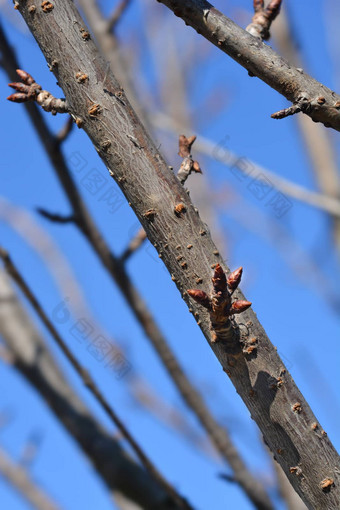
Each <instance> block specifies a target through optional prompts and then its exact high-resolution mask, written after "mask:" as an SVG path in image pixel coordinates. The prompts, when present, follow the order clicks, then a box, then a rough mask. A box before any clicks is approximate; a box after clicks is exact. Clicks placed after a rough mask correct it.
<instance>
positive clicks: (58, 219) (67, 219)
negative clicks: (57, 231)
mask: <svg viewBox="0 0 340 510" xmlns="http://www.w3.org/2000/svg"><path fill="white" fill-rule="evenodd" d="M37 212H38V213H39V214H40V215H41V216H43V217H44V218H46V219H47V220H49V221H52V222H53V223H62V224H65V223H76V222H77V220H76V218H75V217H74V216H73V215H72V214H71V215H69V216H63V215H62V214H56V213H50V212H49V211H46V209H43V208H41V207H37Z"/></svg>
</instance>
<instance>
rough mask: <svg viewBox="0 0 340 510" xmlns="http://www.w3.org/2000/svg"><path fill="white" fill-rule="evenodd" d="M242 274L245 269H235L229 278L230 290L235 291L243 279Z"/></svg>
mask: <svg viewBox="0 0 340 510" xmlns="http://www.w3.org/2000/svg"><path fill="white" fill-rule="evenodd" d="M242 272H243V267H239V268H238V269H235V271H233V272H232V273H230V275H229V276H228V279H227V282H228V285H229V288H230V290H235V289H237V287H238V286H239V284H240V281H241V278H242Z"/></svg>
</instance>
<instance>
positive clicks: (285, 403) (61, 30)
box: [19, 0, 340, 508]
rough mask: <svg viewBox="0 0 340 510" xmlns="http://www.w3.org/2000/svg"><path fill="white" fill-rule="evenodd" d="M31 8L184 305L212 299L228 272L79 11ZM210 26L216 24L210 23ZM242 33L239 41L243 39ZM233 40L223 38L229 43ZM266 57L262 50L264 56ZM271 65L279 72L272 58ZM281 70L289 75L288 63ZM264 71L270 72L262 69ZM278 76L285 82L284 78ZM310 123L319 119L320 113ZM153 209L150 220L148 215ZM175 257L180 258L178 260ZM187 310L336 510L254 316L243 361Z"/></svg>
mask: <svg viewBox="0 0 340 510" xmlns="http://www.w3.org/2000/svg"><path fill="white" fill-rule="evenodd" d="M187 4H188V0H183V1H182V2H181V5H180V6H179V9H180V10H179V12H180V13H181V14H183V12H182V11H183V9H184V15H185V16H186V17H188V21H189V18H190V17H191V16H192V17H193V18H195V13H196V14H197V11H195V7H196V8H197V5H196V6H195V5H193V6H192V7H193V9H192V10H190V15H189V10H187V9H186V6H187ZM195 4H196V2H195ZM199 5H200V8H201V9H200V10H199V17H201V16H202V19H203V20H204V19H206V18H205V17H204V13H203V12H202V5H207V6H209V9H208V12H207V15H208V17H207V22H208V23H210V21H209V19H210V15H209V12H211V9H210V7H211V6H210V4H206V3H205V2H203V0H202V1H200V2H199ZM28 8H29V5H28V4H26V3H25V4H21V3H20V4H19V11H20V13H21V14H22V15H23V17H24V19H25V21H26V23H27V24H28V26H29V28H30V30H31V31H32V33H33V34H34V36H35V38H36V39H37V40H38V42H39V45H40V48H41V49H42V51H43V53H44V54H45V57H46V58H47V60H48V62H49V63H51V56H52V54H53V58H55V59H56V60H57V61H58V69H57V70H56V69H55V72H57V74H58V82H59V84H60V86H61V87H62V89H63V91H64V93H65V97H66V99H67V101H68V102H69V107H70V111H72V113H73V114H74V115H76V116H79V117H81V118H83V119H85V121H84V124H83V128H84V130H85V131H86V133H87V134H88V135H89V137H90V139H91V140H92V142H93V144H94V145H95V147H96V148H97V149H98V152H99V155H100V156H101V158H102V159H103V161H104V163H105V165H106V166H107V168H108V169H109V170H110V174H111V175H112V177H114V178H115V180H116V181H117V182H118V183H119V185H120V186H121V189H122V191H123V192H124V194H125V196H126V198H127V200H128V201H129V202H130V203H131V206H132V208H133V210H134V211H135V212H136V214H137V217H138V219H139V221H140V222H141V224H142V225H143V227H144V229H145V231H146V232H147V235H148V238H149V239H150V241H151V242H152V243H153V244H154V246H155V247H156V249H157V251H158V253H159V254H160V255H161V257H162V259H163V260H164V263H165V265H166V266H167V268H168V270H169V272H170V273H171V275H172V280H173V281H174V282H175V283H176V285H177V288H178V290H179V291H180V292H181V294H182V296H183V299H185V301H186V302H187V303H189V300H188V296H187V294H186V293H185V291H186V289H192V288H195V286H196V285H197V281H196V280H197V279H198V278H199V279H200V282H201V286H202V290H204V289H205V291H206V292H207V293H208V292H209V288H208V286H209V285H210V284H209V282H210V279H211V266H212V265H213V266H214V267H215V265H216V264H217V263H218V264H220V265H221V267H223V268H224V269H225V270H226V271H227V273H229V269H228V268H227V267H226V265H225V264H224V263H223V260H222V257H221V256H220V254H219V252H218V250H217V249H216V246H215V244H214V243H213V241H212V239H211V236H210V234H209V232H208V230H207V226H206V225H205V224H204V223H203V222H202V221H201V219H200V218H199V216H198V214H197V211H196V210H195V208H194V206H193V204H192V202H191V200H190V198H189V197H188V195H187V193H186V192H185V190H184V189H183V187H182V186H181V184H180V182H179V181H178V179H177V178H176V176H175V175H174V174H173V173H171V172H170V171H169V169H168V167H167V165H166V163H165V161H164V159H163V158H162V156H161V154H160V153H159V152H158V150H157V148H156V147H155V145H154V144H153V143H152V141H151V139H150V137H149V136H148V134H147V133H146V131H145V130H144V129H143V127H142V126H141V124H140V122H139V120H138V118H137V116H136V115H135V113H134V111H133V109H132V108H131V106H130V104H129V102H128V99H127V98H126V96H125V94H124V92H123V91H122V90H121V88H120V85H119V84H118V83H117V81H116V79H115V77H114V76H113V75H112V73H111V71H110V70H109V69H108V68H107V65H106V63H105V62H104V60H103V59H102V58H101V57H100V55H99V54H98V52H97V51H96V48H95V44H94V42H93V41H92V40H91V39H88V40H86V42H85V43H84V39H83V37H82V32H81V31H80V30H79V31H77V30H74V29H73V28H72V30H70V27H71V26H72V27H74V26H75V21H76V22H77V26H79V27H82V29H83V30H85V29H84V28H83V27H84V22H83V20H82V19H81V17H80V16H79V13H78V12H77V10H76V9H75V7H74V4H73V3H72V2H70V1H69V0H59V1H58V4H57V6H56V7H55V8H54V9H53V11H52V12H51V13H49V14H48V15H46V14H44V13H42V12H41V11H39V12H37V15H36V16H33V17H32V16H31V15H30V13H29V11H28ZM215 12H216V11H213V13H215ZM185 13H186V14H185ZM211 17H214V14H213V15H212V16H211ZM228 23H229V22H228ZM228 28H230V30H231V37H232V39H233V38H234V36H235V30H234V28H233V26H229V27H228ZM204 30H206V29H205V28H204ZM226 32H228V31H226ZM65 33H67V37H65V35H64V34H65ZM241 33H242V35H243V31H241ZM244 33H245V34H246V40H247V42H248V43H250V41H251V44H248V46H247V48H248V47H249V51H250V53H251V51H253V50H254V42H255V46H256V49H259V48H260V45H262V44H263V43H261V42H260V41H258V40H257V39H256V38H254V37H252V36H251V35H249V34H247V33H246V32H244ZM228 34H229V32H228ZM228 34H226V37H229V36H228ZM214 37H215V36H214ZM229 41H230V39H229ZM238 43H239V41H238V38H237V37H236V39H235V41H234V42H233V43H231V44H232V46H233V47H234V48H235V47H236V46H237V44H238ZM251 46H252V48H251ZM247 51H248V50H247ZM261 51H262V49H261V50H260V51H259V54H261ZM266 51H267V50H266ZM270 51H271V50H270ZM250 56H251V55H250ZM273 58H274V68H275V57H274V56H273ZM79 66H81V67H84V69H86V73H87V75H88V76H89V80H88V82H87V84H86V87H87V93H88V97H91V98H92V100H95V103H96V104H99V105H100V106H101V110H100V113H99V116H100V125H99V123H98V118H92V117H91V116H90V115H89V114H88V103H87V99H86V97H87V96H86V97H85V94H84V93H83V89H82V88H81V87H82V85H80V84H79V83H77V82H76V81H75V80H74V79H72V70H73V69H75V68H79ZM279 67H280V69H281V68H284V65H283V64H282V61H280V66H279ZM262 68H263V69H264V66H263V65H262ZM278 72H279V74H280V70H279V71H278ZM104 78H105V88H104V89H103V84H102V80H104ZM315 83H316V82H315ZM283 86H284V85H283ZM318 87H319V85H318ZM117 94H119V97H117ZM327 94H328V92H327ZM327 94H326V95H327ZM113 112H114V115H113ZM313 116H314V117H315V112H313ZM99 127H100V129H99ZM103 133H104V135H105V140H107V137H108V136H109V137H110V142H111V146H110V149H109V150H104V148H101V143H102V142H103V138H102V137H103ZM128 135H129V136H128ZM136 168H138V172H136ZM179 203H183V204H184V206H185V213H184V214H182V215H180V216H179V217H178V216H177V215H176V214H175V210H176V206H177V205H178V204H179ZM151 210H152V211H154V213H153V214H152V215H148V214H147V213H148V212H149V211H151ZM189 246H190V248H189ZM178 257H181V258H180V260H179V259H178ZM236 297H237V299H244V297H243V295H242V293H241V292H240V291H239V290H237V291H236ZM190 308H191V310H192V313H193V314H194V316H195V318H196V319H199V320H198V322H199V326H200V329H201V330H202V332H203V333H204V335H205V336H206V339H207V340H208V342H209V344H210V346H211V348H212V349H213V351H214V353H215V355H216V356H217V358H218V359H219V361H220V363H221V365H222V367H223V369H224V370H225V372H226V373H227V374H228V375H229V377H230V379H231V380H232V382H233V384H234V385H235V387H236V390H237V392H238V393H239V395H240V396H241V397H242V398H243V400H244V402H245V404H246V405H247V407H248V409H249V411H250V413H251V415H252V417H253V419H254V420H255V421H256V423H257V424H258V425H259V427H260V429H261V431H262V433H263V435H264V436H265V440H266V442H267V443H268V445H269V447H270V449H271V451H272V452H273V454H274V455H275V456H276V458H277V460H278V461H279V462H280V464H281V465H282V467H283V469H284V471H285V473H286V475H287V476H288V478H289V480H290V482H291V483H292V485H293V486H294V488H295V490H296V491H298V493H299V494H300V495H301V497H302V498H303V499H304V501H305V502H306V504H307V506H310V507H311V508H315V507H321V508H322V507H327V506H328V507H334V508H336V507H337V506H339V505H340V472H339V471H338V470H337V468H336V466H337V465H338V464H339V456H338V454H337V452H336V451H335V449H334V447H333V445H332V443H331V442H330V440H329V439H328V437H327V435H326V433H325V432H324V431H323V429H322V427H321V425H320V424H319V423H318V422H317V419H316V418H315V416H314V415H313V413H312V411H311V409H310V408H309V406H308V403H307V402H306V400H305V399H304V397H303V395H302V394H301V393H300V391H299V390H298V388H297V387H296V385H295V383H294V381H293V379H292V377H291V375H290V374H289V372H288V371H287V369H286V368H285V367H284V364H283V363H282V360H281V359H280V357H279V356H278V353H277V351H276V349H275V348H274V346H273V345H272V344H271V343H270V341H269V339H268V337H267V335H266V334H265V331H264V329H263V327H262V325H261V324H260V323H259V321H258V318H257V317H256V315H255V313H254V312H253V311H252V310H251V309H250V308H249V309H248V310H246V311H245V312H243V313H242V314H241V316H240V315H236V316H235V319H234V322H235V324H233V326H232V328H233V332H234V343H233V348H235V350H236V349H237V353H235V352H232V353H231V352H230V350H229V347H230V345H229V346H226V345H224V344H223V343H222V342H217V343H211V334H210V318H209V314H208V313H207V311H205V310H204V309H203V310H202V307H200V306H199V305H197V304H196V303H195V302H194V301H193V300H190ZM254 339H255V342H256V349H255V350H254V351H253V352H252V353H251V356H248V355H247V354H246V353H245V352H244V347H245V346H246V345H252V342H253V340H254ZM278 451H279V452H280V453H278ZM325 480H334V485H329V486H328V488H327V490H326V487H325Z"/></svg>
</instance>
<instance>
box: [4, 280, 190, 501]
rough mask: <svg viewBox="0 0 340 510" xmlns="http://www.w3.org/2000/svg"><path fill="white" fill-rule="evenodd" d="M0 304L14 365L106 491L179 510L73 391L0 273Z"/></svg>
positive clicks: (5, 338)
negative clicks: (39, 396) (105, 486)
mask: <svg viewBox="0 0 340 510" xmlns="http://www.w3.org/2000/svg"><path fill="white" fill-rule="evenodd" d="M0 300H1V307H0V335H1V336H2V337H3V339H4V341H5V342H6V345H7V346H8V349H10V352H11V354H12V357H13V359H14V361H13V363H14V367H15V368H16V369H17V370H18V371H19V372H20V373H21V375H23V377H25V379H26V380H27V381H28V382H29V383H30V384H31V385H32V386H33V387H34V388H35V389H36V391H37V392H38V393H39V395H41V397H42V398H43V399H44V400H45V402H46V403H47V405H48V406H49V407H50V409H51V410H52V412H53V413H54V414H55V416H56V418H57V419H58V420H60V422H61V423H62V425H63V426H64V427H65V429H66V430H67V431H68V432H69V434H70V435H71V436H72V437H73V438H74V440H75V441H76V442H77V443H78V445H79V446H80V448H81V449H82V450H83V452H84V453H85V454H86V455H87V456H88V458H89V459H90V460H91V462H92V465H93V467H94V468H95V469H96V471H97V472H98V474H99V475H100V476H101V477H102V479H103V480H104V482H105V483H106V485H107V487H108V488H109V489H110V491H112V492H114V493H115V492H117V491H118V492H119V493H122V494H124V495H125V496H126V497H127V498H129V499H131V500H133V501H134V502H136V504H138V505H139V506H140V507H142V508H143V509H145V510H149V509H150V508H155V509H156V510H179V509H180V507H179V506H177V505H175V504H171V503H170V502H169V498H168V495H167V493H165V492H164V491H163V490H162V488H161V487H160V486H159V485H158V484H157V483H156V482H155V481H154V480H153V478H152V477H151V476H150V475H149V474H148V472H147V471H145V470H144V469H142V467H141V466H139V465H138V464H136V463H135V462H134V461H133V460H132V459H131V457H130V456H129V455H128V454H127V453H126V452H125V451H124V450H123V449H122V448H121V446H120V444H119V442H118V441H117V440H116V439H115V438H114V437H113V436H112V435H109V434H108V432H107V431H106V430H105V429H104V428H103V427H102V426H101V425H100V424H99V422H98V421H97V420H96V419H95V417H94V416H93V414H92V413H91V411H90V410H89V409H88V408H87V407H86V405H85V404H84V402H83V401H82V400H81V399H80V398H79V397H78V396H77V394H76V393H75V392H74V390H73V389H72V387H71V386H70V385H69V383H68V382H67V380H66V379H65V377H64V375H63V373H62V371H61V369H60V368H59V366H58V365H57V363H56V360H55V356H53V355H52V354H51V352H50V351H49V349H48V347H47V345H46V343H45V342H44V340H43V339H42V337H41V335H40V333H39V332H38V331H37V329H36V327H35V326H34V325H33V323H32V322H31V320H30V318H29V317H28V315H27V312H26V310H24V308H23V307H22V305H21V303H20V301H19V299H18V297H17V295H16V294H15V292H14V290H13V288H12V287H11V285H10V284H9V281H8V278H7V275H6V274H5V273H4V272H2V271H0ZM169 505H170V508H169Z"/></svg>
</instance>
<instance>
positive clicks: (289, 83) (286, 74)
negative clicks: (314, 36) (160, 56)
mask: <svg viewBox="0 0 340 510" xmlns="http://www.w3.org/2000/svg"><path fill="white" fill-rule="evenodd" d="M158 1H159V2H161V3H162V4H164V5H166V6H167V7H169V9H171V10H172V11H173V12H174V14H175V15H176V16H179V17H180V18H182V19H183V20H184V21H185V23H186V25H190V26H191V27H193V28H194V29H195V30H196V32H197V33H199V34H202V35H203V37H205V38H206V39H208V41H210V42H212V43H213V44H214V45H215V46H217V47H218V48H219V49H220V50H222V51H223V52H224V53H226V54H227V55H229V56H230V57H231V58H233V59H234V60H236V62H238V63H239V64H241V66H243V67H244V68H245V69H247V71H248V72H249V74H250V75H251V76H257V77H258V78H260V80H262V81H264V82H265V83H267V85H269V86H270V87H272V88H273V89H275V90H277V92H279V93H280V94H282V95H283V96H284V97H285V98H286V99H288V101H291V102H292V103H294V104H300V105H301V110H299V111H303V112H304V113H306V114H307V115H309V116H310V117H311V118H312V119H313V120H314V121H316V122H322V123H323V124H324V125H325V126H326V127H332V128H333V129H336V130H337V131H340V96H339V95H338V94H336V93H335V92H333V91H332V90H330V89H329V88H327V87H325V86H324V85H322V84H321V83H319V82H318V81H316V80H314V78H312V77H311V76H309V75H308V74H307V73H305V72H304V71H303V69H299V68H296V67H294V66H291V65H290V64H289V63H288V62H287V61H286V60H284V59H283V58H282V57H280V55H278V54H277V53H276V52H275V51H274V50H272V48H270V46H267V45H266V44H265V43H263V42H262V41H261V39H259V38H258V37H254V36H253V35H251V34H249V33H248V32H246V31H245V30H243V29H242V28H241V27H239V26H238V25H236V23H234V22H233V21H232V20H231V19H229V18H227V16H224V15H223V14H222V13H221V12H220V11H218V10H217V9H215V7H214V6H213V5H211V4H210V3H209V2H206V1H205V0H158Z"/></svg>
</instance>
